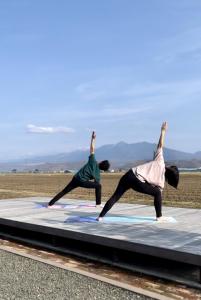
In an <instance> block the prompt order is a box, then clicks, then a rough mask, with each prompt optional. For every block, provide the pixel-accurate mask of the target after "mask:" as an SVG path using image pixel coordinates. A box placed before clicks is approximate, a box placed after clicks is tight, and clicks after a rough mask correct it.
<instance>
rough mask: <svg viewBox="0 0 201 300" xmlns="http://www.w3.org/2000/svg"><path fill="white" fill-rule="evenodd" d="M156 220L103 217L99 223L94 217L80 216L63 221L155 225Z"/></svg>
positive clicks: (148, 218)
mask: <svg viewBox="0 0 201 300" xmlns="http://www.w3.org/2000/svg"><path fill="white" fill-rule="evenodd" d="M155 220H156V219H155V218H153V217H139V216H136V217H125V216H119V217H104V218H103V220H102V221H101V222H98V221H97V220H96V217H81V216H73V217H68V218H67V219H66V220H65V223H85V222H86V223H133V224H135V223H155V222H156V221H155Z"/></svg>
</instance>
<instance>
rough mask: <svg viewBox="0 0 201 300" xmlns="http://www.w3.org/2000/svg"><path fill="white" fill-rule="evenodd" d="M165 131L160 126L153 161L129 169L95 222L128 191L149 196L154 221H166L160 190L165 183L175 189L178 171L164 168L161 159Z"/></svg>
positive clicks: (165, 126) (165, 123)
mask: <svg viewBox="0 0 201 300" xmlns="http://www.w3.org/2000/svg"><path fill="white" fill-rule="evenodd" d="M166 130H167V122H164V123H163V124H162V126H161V134H160V138H159V142H158V146H157V150H156V152H155V155H154V160H153V161H150V162H148V163H145V164H143V165H139V166H137V167H134V168H132V169H130V170H129V171H128V172H127V173H125V174H124V175H123V176H122V178H121V179H120V181H119V184H118V186H117V188H116V190H115V192H114V194H113V195H112V196H111V198H110V199H109V200H108V201H107V202H106V204H105V206H104V207H103V209H102V211H101V213H100V215H99V217H98V218H97V221H101V220H102V218H103V217H104V216H105V214H106V213H107V212H108V211H109V210H110V209H111V208H112V206H113V205H114V204H115V203H116V202H117V201H118V200H119V199H120V198H121V197H122V195H123V194H124V193H125V192H126V191H127V190H128V189H133V190H134V191H137V192H139V193H143V194H147V195H151V196H153V197H154V207H155V211H156V220H157V221H160V222H163V221H165V220H166V218H165V217H163V216H162V190H163V188H164V184H165V181H167V182H168V184H170V185H172V186H173V187H174V188H177V185H178V183H179V171H178V168H177V167H176V166H169V167H166V166H165V162H164V158H163V146H164V137H165V133H166Z"/></svg>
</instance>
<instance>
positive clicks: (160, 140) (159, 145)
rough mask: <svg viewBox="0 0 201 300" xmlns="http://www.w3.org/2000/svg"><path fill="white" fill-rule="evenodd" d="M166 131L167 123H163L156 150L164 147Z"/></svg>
mask: <svg viewBox="0 0 201 300" xmlns="http://www.w3.org/2000/svg"><path fill="white" fill-rule="evenodd" d="M166 130H167V122H164V123H163V124H162V126H161V134H160V138H159V141H158V146H157V149H159V148H163V146H164V139H165V133H166Z"/></svg>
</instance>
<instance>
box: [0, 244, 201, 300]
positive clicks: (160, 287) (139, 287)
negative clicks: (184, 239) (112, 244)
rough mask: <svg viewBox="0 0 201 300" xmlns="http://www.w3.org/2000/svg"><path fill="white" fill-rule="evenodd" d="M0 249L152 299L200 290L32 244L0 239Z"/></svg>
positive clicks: (193, 297) (187, 296) (196, 294)
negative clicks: (35, 246)
mask: <svg viewBox="0 0 201 300" xmlns="http://www.w3.org/2000/svg"><path fill="white" fill-rule="evenodd" d="M0 249H1V250H5V251H8V252H11V253H14V254H19V255H21V256H25V257H28V258H31V259H34V260H39V261H42V262H44V263H46V264H50V265H53V266H56V267H59V268H64V269H67V270H69V271H72V272H76V273H77V272H78V273H80V274H82V275H85V276H87V277H90V278H94V277H95V279H98V280H100V281H103V282H106V283H110V284H111V281H112V282H113V285H115V286H118V287H120V288H122V287H124V288H125V289H127V290H129V291H132V292H134V293H139V294H142V295H146V296H148V297H151V298H154V299H155V298H156V299H160V300H162V299H163V300H170V299H174V300H178V299H180V300H181V299H183V300H201V290H199V289H192V288H189V287H187V286H185V285H184V284H182V285H181V284H178V283H175V282H169V281H165V280H161V279H156V278H155V277H151V276H145V275H142V274H139V273H134V272H129V271H127V270H123V269H120V268H116V267H114V266H109V265H106V264H102V263H99V262H95V261H91V260H87V259H80V258H77V257H72V256H68V255H60V254H58V253H55V252H50V251H44V249H36V248H34V247H30V246H25V245H22V244H20V243H14V242H10V241H7V240H1V239H0ZM83 273H84V274H83ZM100 277H101V278H100ZM108 281H109V282H108Z"/></svg>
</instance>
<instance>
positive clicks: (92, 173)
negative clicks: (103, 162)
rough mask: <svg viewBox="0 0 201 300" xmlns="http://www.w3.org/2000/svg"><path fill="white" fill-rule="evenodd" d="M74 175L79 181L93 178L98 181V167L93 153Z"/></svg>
mask: <svg viewBox="0 0 201 300" xmlns="http://www.w3.org/2000/svg"><path fill="white" fill-rule="evenodd" d="M75 177H76V178H77V179H79V180H80V181H88V180H91V179H94V180H95V181H97V182H100V169H99V166H98V163H97V161H96V159H95V155H94V154H91V155H90V156H89V160H88V162H87V163H86V164H85V165H84V166H83V167H82V168H81V169H80V170H79V171H78V172H77V173H76V174H75Z"/></svg>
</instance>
